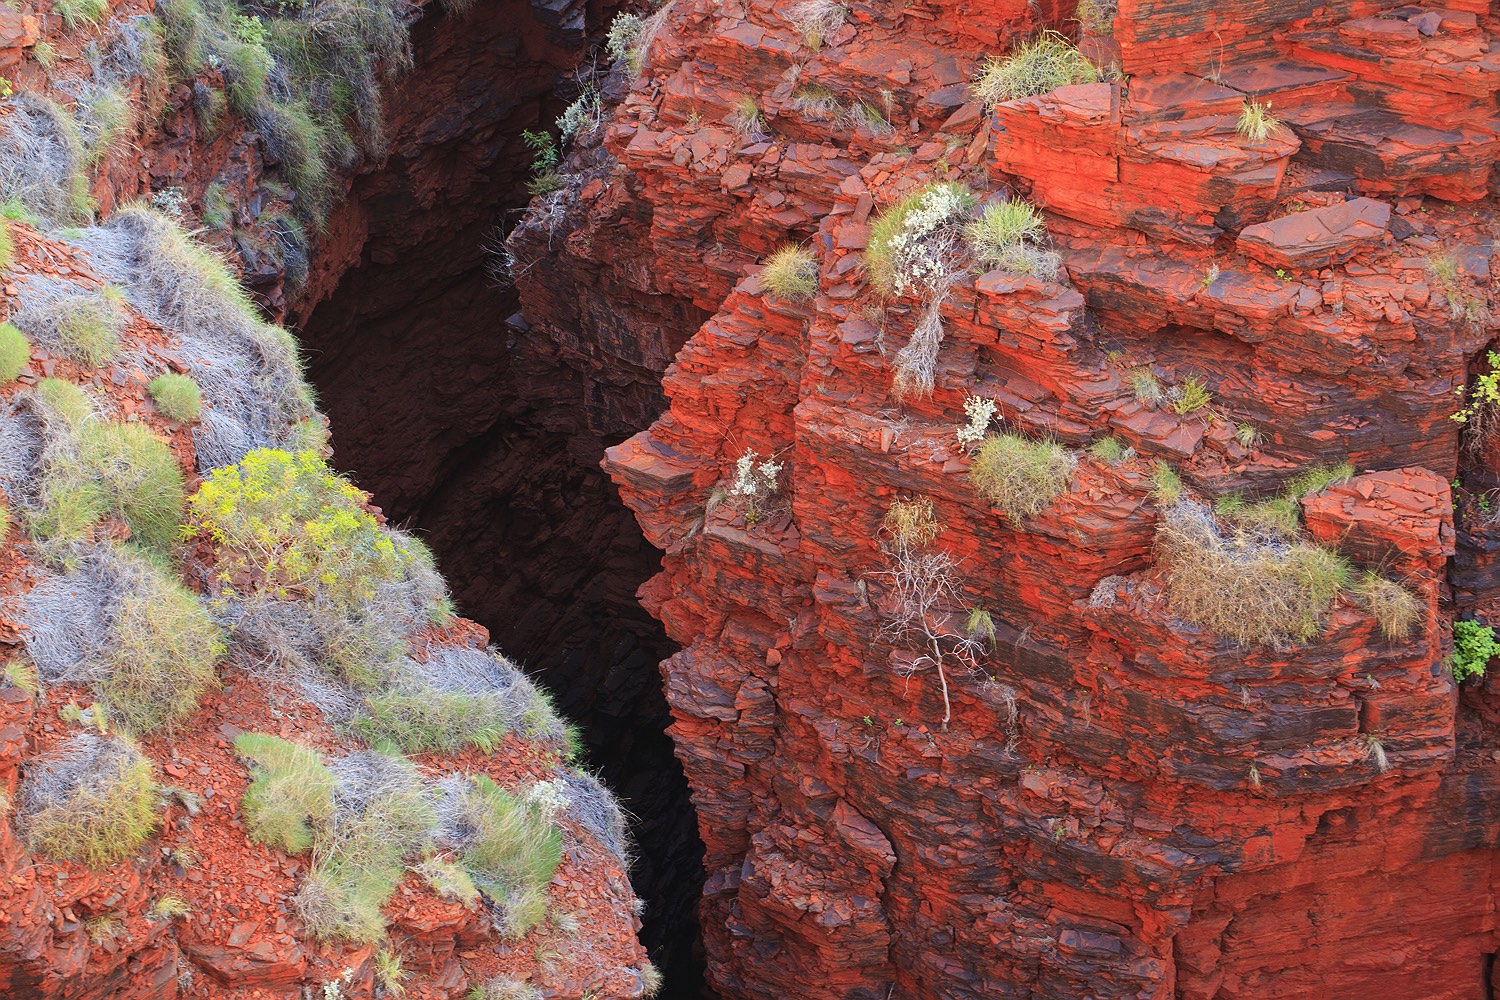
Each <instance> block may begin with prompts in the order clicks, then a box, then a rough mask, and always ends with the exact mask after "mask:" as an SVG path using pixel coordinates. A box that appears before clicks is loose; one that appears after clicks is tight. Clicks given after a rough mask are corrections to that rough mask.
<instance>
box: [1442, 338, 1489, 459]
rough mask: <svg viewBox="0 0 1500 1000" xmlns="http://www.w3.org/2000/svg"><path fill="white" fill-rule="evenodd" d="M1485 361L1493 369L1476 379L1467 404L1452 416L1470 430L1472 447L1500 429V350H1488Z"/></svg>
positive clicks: (1466, 401) (1465, 402)
mask: <svg viewBox="0 0 1500 1000" xmlns="http://www.w3.org/2000/svg"><path fill="white" fill-rule="evenodd" d="M1485 361H1486V363H1488V365H1489V368H1490V370H1489V371H1487V372H1485V373H1484V374H1482V375H1479V376H1477V377H1476V378H1475V379H1474V387H1473V388H1472V389H1470V390H1469V393H1468V398H1467V399H1466V400H1464V404H1463V406H1461V407H1459V409H1458V410H1457V411H1456V412H1454V414H1453V415H1452V416H1451V417H1450V418H1449V419H1451V420H1452V421H1453V422H1454V423H1458V424H1463V425H1464V426H1465V427H1466V428H1467V429H1468V431H1469V441H1470V447H1478V446H1479V445H1481V444H1482V443H1483V442H1485V441H1488V440H1489V439H1490V438H1491V437H1493V436H1494V434H1495V432H1496V431H1497V430H1500V351H1489V352H1487V353H1486V355H1485ZM1459 392H1460V394H1462V392H1463V390H1462V389H1460V390H1459ZM1461 398H1462V397H1461Z"/></svg>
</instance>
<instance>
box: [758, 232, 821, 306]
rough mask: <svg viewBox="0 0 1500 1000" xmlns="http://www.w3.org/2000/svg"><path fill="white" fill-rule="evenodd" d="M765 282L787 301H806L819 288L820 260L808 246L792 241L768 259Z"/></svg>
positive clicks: (764, 268)
mask: <svg viewBox="0 0 1500 1000" xmlns="http://www.w3.org/2000/svg"><path fill="white" fill-rule="evenodd" d="M760 280H761V284H763V285H764V286H765V287H766V290H767V291H769V292H770V293H771V294H772V295H774V296H776V297H777V298H778V299H782V300H784V301H787V302H805V301H807V300H808V299H810V298H812V297H813V295H814V294H816V293H817V290H818V263H817V261H816V260H815V259H814V258H813V255H812V252H811V251H810V250H808V249H807V248H806V247H801V246H797V245H796V244H792V243H788V244H787V245H785V246H783V247H782V248H781V249H779V250H777V251H776V252H775V253H773V254H772V255H771V256H770V257H769V258H767V259H766V264H765V267H763V268H762V269H761V272H760Z"/></svg>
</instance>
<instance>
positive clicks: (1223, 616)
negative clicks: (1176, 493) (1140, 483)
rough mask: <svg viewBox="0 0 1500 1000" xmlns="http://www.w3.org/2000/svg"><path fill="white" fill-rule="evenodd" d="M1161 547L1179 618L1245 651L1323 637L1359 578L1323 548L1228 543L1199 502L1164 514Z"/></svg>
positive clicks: (1241, 540)
mask: <svg viewBox="0 0 1500 1000" xmlns="http://www.w3.org/2000/svg"><path fill="white" fill-rule="evenodd" d="M1157 547H1158V550H1159V552H1160V553H1161V556H1162V558H1163V560H1164V561H1165V563H1166V565H1167V568H1168V587H1167V593H1168V598H1169V601H1170V604H1171V608H1172V613H1173V614H1175V615H1177V616H1178V617H1179V618H1182V619H1183V620H1184V621H1189V622H1193V623H1194V624H1197V625H1202V626H1203V627H1205V628H1207V629H1209V630H1211V631H1213V632H1215V633H1218V634H1220V635H1227V636H1229V637H1230V638H1232V639H1234V640H1235V641H1236V642H1238V643H1239V644H1240V645H1245V646H1248V645H1253V644H1268V645H1275V646H1280V645H1284V644H1286V643H1288V642H1290V641H1306V640H1308V639H1311V638H1313V637H1315V636H1317V635H1318V634H1319V633H1320V632H1321V631H1322V629H1323V622H1324V619H1325V617H1326V616H1327V614H1328V611H1329V609H1330V608H1331V607H1332V605H1333V601H1334V599H1335V598H1337V597H1338V594H1339V592H1340V591H1342V590H1343V589H1344V588H1346V587H1347V586H1349V583H1350V578H1351V570H1350V568H1349V565H1348V563H1347V562H1345V561H1344V560H1343V559H1342V558H1341V557H1340V556H1338V555H1336V554H1334V553H1332V552H1329V551H1327V550H1325V549H1321V548H1318V547H1317V546H1314V545H1308V544H1306V543H1302V542H1295V543H1290V544H1288V543H1285V542H1275V543H1269V544H1268V543H1263V542H1260V541H1257V540H1256V539H1255V538H1253V537H1249V536H1245V535H1238V534H1231V535H1228V536H1225V535H1224V534H1222V533H1221V532H1220V530H1219V528H1218V527H1217V525H1216V523H1215V521H1214V519H1213V517H1212V516H1211V515H1210V514H1209V512H1208V511H1207V510H1205V509H1204V508H1201V507H1199V506H1197V505H1196V504H1192V503H1178V504H1176V505H1174V506H1173V507H1171V508H1170V509H1168V510H1166V511H1165V512H1164V513H1163V515H1162V518H1161V520H1160V522H1159V524H1158V528H1157Z"/></svg>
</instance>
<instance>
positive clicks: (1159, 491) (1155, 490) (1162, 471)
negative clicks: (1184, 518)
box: [1151, 461, 1183, 507]
mask: <svg viewBox="0 0 1500 1000" xmlns="http://www.w3.org/2000/svg"><path fill="white" fill-rule="evenodd" d="M1182 494H1183V486H1182V477H1181V476H1179V475H1178V474H1177V470H1176V469H1174V468H1172V467H1171V466H1170V465H1168V464H1167V463H1166V462H1162V461H1157V462H1156V463H1155V464H1154V465H1152V466H1151V497H1152V499H1153V500H1155V501H1156V505H1157V506H1158V507H1170V506H1172V505H1173V504H1175V503H1176V502H1177V501H1178V500H1180V499H1182Z"/></svg>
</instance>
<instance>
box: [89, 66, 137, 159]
mask: <svg viewBox="0 0 1500 1000" xmlns="http://www.w3.org/2000/svg"><path fill="white" fill-rule="evenodd" d="M79 112H80V118H79V133H80V136H81V138H82V139H83V150H84V162H85V163H87V164H88V165H90V166H93V165H95V164H97V163H98V162H99V161H100V160H102V159H104V157H105V156H107V155H109V152H110V150H112V149H114V148H115V147H116V146H117V145H119V143H120V142H121V141H122V140H123V139H124V138H125V137H126V136H127V135H128V134H129V133H130V130H131V129H132V128H133V127H134V125H135V111H134V109H132V108H131V106H130V97H129V96H128V95H127V94H126V93H125V90H124V88H123V87H121V86H120V85H119V84H114V85H112V86H108V87H97V88H95V89H94V90H92V91H91V92H90V93H89V95H88V97H87V98H86V99H85V100H84V101H83V103H82V105H81V106H80V108H79Z"/></svg>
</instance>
